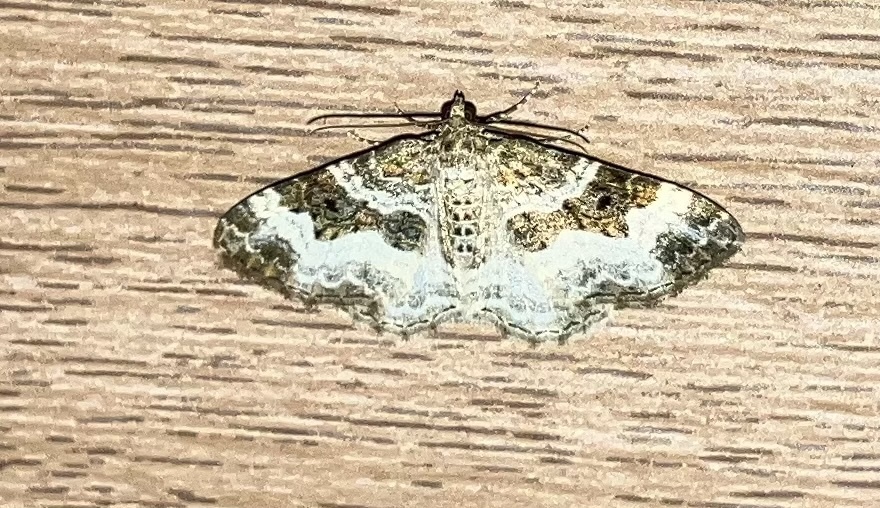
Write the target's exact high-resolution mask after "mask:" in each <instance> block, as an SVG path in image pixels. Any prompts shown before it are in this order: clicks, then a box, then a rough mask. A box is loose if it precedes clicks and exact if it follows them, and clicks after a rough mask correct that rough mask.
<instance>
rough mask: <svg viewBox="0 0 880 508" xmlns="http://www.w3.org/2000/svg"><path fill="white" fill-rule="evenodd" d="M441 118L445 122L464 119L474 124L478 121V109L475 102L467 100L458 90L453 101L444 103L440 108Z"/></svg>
mask: <svg viewBox="0 0 880 508" xmlns="http://www.w3.org/2000/svg"><path fill="white" fill-rule="evenodd" d="M440 117H441V118H443V119H444V120H448V119H450V118H463V119H465V120H467V121H468V122H473V121H475V120H476V119H477V107H476V106H475V105H474V103H473V102H471V101H468V100H465V98H464V93H463V92H462V91H461V90H456V91H455V94H453V96H452V100H448V101H446V102H444V103H443V106H442V107H441V108H440Z"/></svg>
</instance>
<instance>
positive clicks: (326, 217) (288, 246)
mask: <svg viewBox="0 0 880 508" xmlns="http://www.w3.org/2000/svg"><path fill="white" fill-rule="evenodd" d="M429 141H430V135H429V136H423V137H403V138H397V139H395V140H392V141H389V142H387V143H384V144H382V145H379V146H376V147H374V148H373V149H371V150H368V151H366V152H363V153H361V154H358V155H354V156H351V157H349V158H345V159H341V160H339V161H336V162H333V163H330V164H328V165H325V166H323V167H320V168H317V169H315V170H312V171H309V172H307V173H303V174H300V175H297V176H294V177H292V178H289V179H286V180H282V181H280V182H276V183H274V184H272V185H270V186H268V187H266V188H265V189H262V190H260V191H258V192H256V193H254V194H252V195H251V196H249V197H247V198H245V199H244V200H242V201H241V202H239V203H238V204H237V205H235V206H234V207H232V208H231V209H230V210H229V211H228V212H226V214H225V215H223V217H222V218H221V219H220V221H219V223H218V225H217V229H216V231H215V235H214V243H215V246H216V247H218V248H219V249H220V251H221V253H222V256H223V257H224V259H225V261H226V262H227V264H228V265H229V266H230V267H231V268H233V269H235V270H237V271H238V272H240V273H242V274H243V275H246V276H249V277H251V278H253V279H256V280H258V281H260V282H262V283H264V284H267V285H269V286H271V287H273V288H274V289H277V290H280V291H282V292H284V293H285V294H288V295H297V296H300V297H303V298H305V299H306V300H312V301H325V300H332V301H334V302H337V303H340V304H342V305H346V306H349V307H350V308H352V309H353V310H354V311H356V312H357V313H359V314H361V315H365V316H367V317H370V318H372V319H373V320H374V321H375V322H376V323H377V324H378V325H380V326H382V327H388V328H391V329H398V330H409V329H412V328H417V327H419V325H426V324H430V323H432V322H433V321H434V320H435V319H436V318H437V317H438V316H439V315H441V314H443V313H445V312H452V311H453V310H454V309H455V308H456V306H457V304H458V302H457V289H456V285H455V280H454V277H453V276H452V275H451V274H450V273H449V272H448V268H447V267H446V264H445V262H444V261H443V259H442V257H440V254H439V248H437V247H436V242H437V233H436V219H435V218H434V217H435V216H436V210H435V209H436V205H435V201H434V198H433V197H432V195H431V189H432V187H431V184H432V182H431V176H430V174H429V173H428V172H427V169H426V168H429V167H430V165H428V164H425V161H423V160H422V158H423V153H424V145H425V143H427V142H429Z"/></svg>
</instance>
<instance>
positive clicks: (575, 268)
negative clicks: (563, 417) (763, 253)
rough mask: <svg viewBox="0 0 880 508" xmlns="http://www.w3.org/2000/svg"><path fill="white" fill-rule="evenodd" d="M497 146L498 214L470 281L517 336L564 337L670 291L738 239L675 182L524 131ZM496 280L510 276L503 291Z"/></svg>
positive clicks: (735, 228)
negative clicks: (493, 235)
mask: <svg viewBox="0 0 880 508" xmlns="http://www.w3.org/2000/svg"><path fill="white" fill-rule="evenodd" d="M496 150H497V151H498V153H500V155H496V160H495V161H494V162H493V164H492V167H494V168H497V170H496V173H495V175H494V177H495V179H496V184H497V187H498V188H499V189H500V192H498V195H499V199H501V200H503V202H502V203H500V206H501V207H502V208H503V209H504V210H505V212H504V214H503V216H502V219H501V221H500V224H499V226H498V227H499V232H500V235H499V237H500V241H499V243H500V245H498V246H496V249H495V251H496V252H497V253H498V254H497V255H496V256H494V258H493V259H490V260H487V262H486V263H485V265H484V266H483V267H482V270H483V272H484V273H483V274H481V276H479V277H478V278H477V280H478V281H482V282H481V283H479V284H483V286H480V287H478V289H477V290H476V291H478V292H479V291H482V294H483V295H486V297H485V302H484V305H485V311H486V312H488V313H490V314H492V315H493V316H494V317H495V318H496V320H497V321H500V322H501V325H502V326H503V327H505V328H508V329H509V330H511V331H513V332H515V333H518V334H520V335H525V336H527V337H530V338H564V337H566V336H568V335H570V334H571V333H574V332H576V331H579V330H582V329H586V328H589V327H590V326H591V325H593V324H595V323H597V322H599V321H601V320H602V319H603V318H604V317H606V316H607V314H608V312H609V311H610V310H611V309H612V308H614V307H623V306H628V305H643V304H645V303H650V302H654V301H657V300H658V299H660V298H662V297H664V296H666V295H670V294H674V293H677V292H678V291H680V290H681V289H683V288H684V287H686V286H688V285H690V284H693V283H694V282H696V281H697V280H699V279H700V278H702V277H703V276H704V275H705V274H706V273H707V272H708V271H709V270H710V269H711V268H712V267H715V266H718V265H719V264H721V263H722V262H724V261H725V260H726V259H728V258H729V257H731V256H732V255H733V254H735V253H736V252H737V251H738V250H739V248H740V246H741V244H742V242H743V241H744V234H743V231H742V228H741V227H740V225H739V223H737V221H736V219H734V218H733V217H732V216H731V215H730V214H729V213H728V212H727V211H725V210H724V209H723V208H722V207H721V206H720V205H718V204H717V203H715V202H713V201H712V200H710V199H709V198H707V197H705V196H703V195H701V194H699V193H697V192H694V191H692V190H689V189H687V188H685V187H683V186H681V185H678V184H675V183H673V182H668V181H664V180H662V179H660V178H657V177H654V176H651V175H647V174H643V173H639V172H636V171H633V170H630V169H627V168H624V167H621V166H618V165H615V164H611V163H608V162H605V161H602V160H599V159H596V158H593V157H590V156H587V155H584V154H579V153H575V152H571V151H568V150H564V149H561V148H557V147H552V146H548V145H544V144H541V143H538V142H536V141H534V140H530V139H527V138H520V137H503V138H502V139H501V140H500V141H499V142H498V143H497V148H496ZM492 279H495V280H502V281H506V283H505V284H504V286H505V287H504V288H502V289H501V291H502V294H501V295H500V296H499V295H498V294H497V293H496V294H494V296H493V297H490V296H492V295H493V294H492V292H491V291H487V289H486V286H488V281H490V280H492ZM496 289H497V288H496ZM505 292H506V294H503V293H505Z"/></svg>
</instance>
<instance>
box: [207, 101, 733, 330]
mask: <svg viewBox="0 0 880 508" xmlns="http://www.w3.org/2000/svg"><path fill="white" fill-rule="evenodd" d="M441 111H442V113H438V114H437V115H436V116H437V120H436V121H433V122H430V124H431V127H432V129H431V130H429V131H428V132H424V133H422V134H418V135H403V136H398V137H396V138H392V139H391V140H388V141H386V142H384V143H381V144H378V145H376V146H374V147H372V148H370V149H368V150H366V151H363V152H360V153H357V154H353V155H350V156H347V157H344V158H342V159H339V160H337V161H335V162H332V163H329V164H326V165H324V166H321V167H319V168H316V169H313V170H311V171H307V172H305V173H302V174H299V175H296V176H293V177H291V178H288V179H285V180H282V181H279V182H276V183H274V184H272V185H270V186H268V187H266V188H264V189H262V190H260V191H257V192H256V193H254V194H252V195H250V196H248V197H247V198H245V199H244V200H242V201H241V202H239V203H238V204H236V205H235V206H233V207H232V208H231V209H230V210H229V211H228V212H226V214H224V215H223V217H221V218H220V221H219V223H218V225H217V229H216V231H215V237H214V243H215V246H216V247H217V248H218V249H220V251H221V254H222V256H223V258H224V259H225V261H226V262H227V264H228V265H229V266H231V267H232V268H234V269H235V270H237V271H238V272H240V273H242V274H243V275H247V276H250V277H253V278H256V279H257V280H259V281H261V282H263V283H264V284H266V285H269V286H271V287H273V288H275V289H278V290H280V291H282V292H283V293H285V294H287V295H290V296H295V297H300V298H305V299H308V300H310V301H318V302H326V301H329V302H334V303H337V304H339V305H342V306H345V307H347V308H349V309H350V310H352V311H353V312H354V314H355V316H357V317H359V318H362V319H365V320H368V321H371V322H372V323H373V324H374V325H376V326H378V327H379V328H381V329H390V330H392V331H396V332H398V333H403V334H409V333H411V332H413V331H416V330H419V329H421V328H425V327H429V326H434V325H436V324H437V323H439V322H441V321H443V320H449V319H456V320H464V321H469V320H489V321H491V322H494V323H495V324H496V325H497V327H499V328H500V329H501V330H502V331H503V332H506V333H510V334H513V335H518V336H522V337H525V338H527V339H530V340H546V339H563V338H565V337H568V336H569V335H571V334H572V333H575V332H578V331H585V330H588V329H589V328H590V327H591V326H593V325H595V324H596V323H598V322H600V321H601V320H603V319H604V318H605V317H606V316H607V315H608V313H609V311H610V310H611V309H612V308H615V307H622V306H628V305H641V304H646V303H651V302H654V301H656V300H658V299H659V298H661V297H664V296H667V295H670V294H674V293H677V292H678V291H680V290H681V289H682V288H684V287H685V286H688V285H689V284H692V283H693V282H695V281H697V280H698V279H700V278H701V277H702V276H703V275H705V274H706V272H707V271H708V270H709V269H711V268H712V267H715V266H717V265H719V264H720V263H722V262H723V261H725V260H726V259H728V258H729V257H730V256H732V255H733V254H734V253H736V252H737V251H738V250H739V248H740V245H741V244H742V242H743V240H744V236H743V232H742V229H741V227H740V225H739V224H738V223H737V221H736V220H735V219H734V218H733V217H731V215H730V214H729V213H727V212H726V211H725V210H724V209H723V208H721V207H720V206H719V205H718V204H716V203H714V202H713V201H711V200H709V199H708V198H706V197H704V196H702V195H700V194H698V193H696V192H693V191H691V190H688V189H686V188H684V187H682V186H680V185H678V184H675V183H672V182H667V181H664V180H662V179H659V178H657V177H654V176H650V175H647V174H643V173H639V172H636V171H633V170H630V169H626V168H624V167H621V166H617V165H615V164H611V163H608V162H604V161H602V160H599V159H597V158H594V157H591V156H589V155H585V154H583V153H578V152H576V151H570V150H566V149H563V148H559V147H557V146H553V145H549V144H545V143H542V142H541V141H539V140H538V139H535V138H533V137H529V136H526V135H523V134H520V133H515V132H511V131H510V130H505V129H503V128H496V127H497V126H499V125H503V124H504V121H503V120H499V119H498V118H499V117H498V116H497V115H488V116H485V117H478V116H476V109H475V107H474V105H473V104H472V103H470V102H467V101H466V100H465V98H464V95H463V94H461V93H460V92H456V94H455V96H454V97H453V99H452V100H451V101H448V102H447V103H445V104H444V105H443V108H442V110H441ZM419 123H421V122H419Z"/></svg>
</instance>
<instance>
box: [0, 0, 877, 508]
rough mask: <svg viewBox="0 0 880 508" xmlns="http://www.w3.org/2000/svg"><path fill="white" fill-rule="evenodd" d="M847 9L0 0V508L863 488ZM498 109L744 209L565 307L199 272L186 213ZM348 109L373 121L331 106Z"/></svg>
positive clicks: (583, 499) (335, 506) (861, 185)
mask: <svg viewBox="0 0 880 508" xmlns="http://www.w3.org/2000/svg"><path fill="white" fill-rule="evenodd" d="M878 42H880V4H878V3H877V2H874V1H868V0H865V1H861V2H859V1H845V0H822V1H814V0H782V1H778V2H762V1H733V0H731V1H723V0H722V1H715V2H709V1H684V0H681V1H677V0H662V1H657V2H642V1H637V0H602V1H601V2H564V3H563V2H560V3H543V2H537V1H532V0H523V1H519V0H515V1H509V0H504V1H495V2H476V1H465V0H458V1H456V0H441V1H436V2H427V1H422V2H417V1H413V2H399V3H391V2H386V3H381V4H378V3H372V2H367V1H360V0H339V1H322V0H303V1H285V0H272V1H261V0H250V1H248V0H240V1H235V0H216V1H210V0H195V1H183V0H181V1H167V2H159V1H140V0H96V1H88V2H80V1H56V0H51V1H50V0H46V1H38V0H14V1H0V335H2V340H0V348H2V350H0V352H2V356H0V500H2V504H3V505H4V506H10V507H31V506H41V507H50V506H51V507H71V508H73V507H77V508H80V507H83V508H85V507H98V506H125V507H128V506H138V507H183V506H209V505H210V506H218V507H260V508H263V507H267V508H268V507H291V506H294V507H296V506H304V507H322V508H343V507H365V508H379V507H397V506H422V507H447V506H451V507H462V506H487V507H490V506H498V507H505V508H510V507H520V506H523V507H535V506H565V507H567V506H602V507H605V506H608V507H634V508H637V507H648V506H686V507H701V508H728V507H750V508H751V507H763V508H767V507H802V506H803V507H865V506H873V505H880V443H878V438H880V407H878V405H880V336H878V331H877V330H878V324H880V305H878V303H880V291H878V289H877V287H878V279H880V269H878V261H877V253H878V245H880V227H878V221H880V187H878V186H880V177H878V161H880V149H878V146H880V122H878V119H877V110H878V104H880V99H878V98H880V46H878ZM536 81H537V82H540V83H541V87H540V88H539V90H538V91H537V93H535V94H534V97H533V98H532V99H531V100H530V101H529V102H528V103H527V105H526V106H525V107H524V108H522V109H521V110H520V111H519V112H518V113H517V115H518V118H522V119H526V120H533V121H540V122H545V123H551V124H555V125H561V126H567V127H570V128H578V127H581V126H582V125H584V124H589V131H588V132H589V134H588V135H589V137H590V139H591V141H592V144H591V146H590V151H591V153H593V154H595V155H597V156H599V157H602V158H604V159H609V160H612V161H615V162H618V163H620V164H623V165H626V166H630V167H633V168H636V169H640V170H644V171H648V172H652V173H655V174H657V175H659V176H662V177H665V178H669V179H672V180H676V181H680V182H683V183H686V184H688V185H689V186H691V187H693V188H694V189H697V190H699V191H701V192H704V193H706V194H707V195H709V196H711V197H713V198H714V199H716V200H718V201H719V202H721V203H722V204H724V205H725V206H726V207H727V208H728V209H729V210H730V211H731V212H732V213H733V214H734V215H735V216H736V217H737V218H738V219H739V220H740V221H741V223H742V224H743V226H744V228H745V230H746V233H747V235H748V239H747V243H746V245H745V247H744V249H743V252H742V253H740V254H739V255H737V256H736V257H735V258H733V259H732V262H731V263H729V264H728V265H727V266H726V267H724V268H720V269H716V270H715V271H713V272H712V274H711V275H710V277H709V278H708V279H707V280H705V281H703V282H702V283H700V284H698V285H697V286H695V287H693V288H691V289H688V290H686V291H685V292H684V293H683V294H681V295H680V296H678V297H676V298H674V299H670V300H667V301H666V302H665V303H664V304H663V305H661V306H659V307H657V308H654V309H647V310H626V311H620V312H618V313H617V314H616V315H615V316H614V318H613V319H612V321H611V322H610V323H609V324H608V325H607V326H605V327H604V328H602V329H601V330H599V331H598V332H597V333H596V334H594V335H592V336H590V337H576V338H575V339H573V340H572V341H570V342H569V343H567V344H564V345H557V344H542V345H539V346H535V347H532V346H530V345H528V344H526V343H524V342H523V341H517V340H506V339H501V338H500V337H499V335H498V334H497V333H496V332H495V331H494V330H493V329H491V328H490V327H481V326H463V325H455V326H452V325H450V326H445V327H442V328H441V330H440V333H439V334H438V335H437V336H424V337H415V338H412V339H410V340H407V341H404V340H400V339H399V338H397V337H395V336H392V335H377V334H376V333H374V332H370V331H367V330H365V329H363V328H361V327H357V326H352V323H351V321H350V319H349V318H348V317H347V316H346V315H345V314H344V313H341V312H339V311H337V310H335V309H333V308H322V309H320V310H319V311H318V312H310V311H308V310H306V309H305V308H304V307H303V306H302V305H301V304H300V303H299V302H292V301H286V300H284V299H283V298H281V297H280V296H279V295H277V294H274V293H272V292H269V291H267V290H264V289H262V288H260V287H258V286H255V285H252V284H248V283H246V282H243V281H242V280H240V279H239V278H238V277H237V276H236V275H235V274H233V273H232V272H229V271H226V270H223V269H221V268H220V267H219V266H218V264H217V258H216V255H215V253H214V252H213V251H212V247H211V236H212V232H213V228H214V225H215V223H216V219H217V217H218V216H219V214H221V213H223V211H225V210H226V209H227V208H228V207H229V206H231V205H232V204H234V203H235V202H236V201H238V200H239V199H240V198H242V197H244V196H245V195H247V194H248V193H250V192H252V191H253V190H256V189H257V188H259V187H260V186H262V185H264V184H266V183H268V182H271V181H273V180H275V179H279V178H282V177H285V176H288V175H290V174H294V173H296V172H299V171H303V170H305V169H308V168H310V167H313V166H315V165H317V164H319V163H320V162H322V161H326V160H330V159H333V158H336V157H339V156H341V155H343V154H345V153H348V152H352V151H355V150H358V149H362V148H363V144H361V143H359V142H358V141H356V140H354V139H352V138H350V137H348V136H347V135H346V133H345V132H344V131H333V132H329V133H323V134H322V135H310V134H309V133H308V130H307V128H306V126H305V125H304V123H305V121H306V120H307V119H308V118H310V117H311V116H314V115H317V114H321V113H326V112H336V111H392V110H393V108H394V103H395V102H397V103H398V104H399V105H400V107H402V108H404V109H407V110H436V109H437V108H438V107H439V105H440V104H441V103H442V102H443V101H445V100H447V99H448V98H449V97H451V94H452V92H453V91H454V90H456V89H461V90H464V91H465V92H467V94H468V97H469V98H470V99H472V100H474V101H475V102H476V103H477V104H478V107H479V108H480V109H481V111H483V112H488V111H490V110H493V109H500V108H503V107H505V106H507V105H509V104H511V103H512V102H514V101H516V100H517V99H518V98H519V97H520V96H521V95H522V94H523V93H525V92H526V91H528V90H529V89H531V88H532V86H533V83H535V82H536ZM359 132H361V134H363V135H364V136H368V137H372V138H376V137H379V138H381V137H382V136H385V135H386V134H387V135H391V134H392V131H389V132H387V133H386V132H385V131H375V130H362V131H359Z"/></svg>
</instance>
